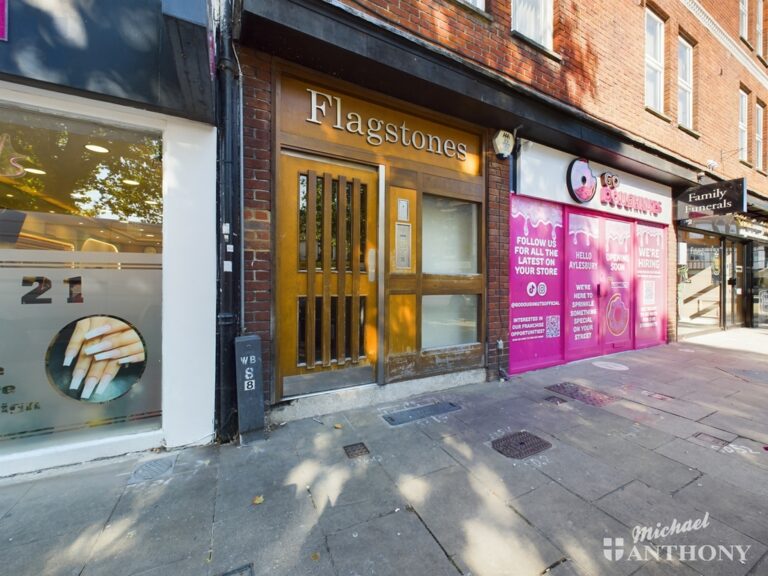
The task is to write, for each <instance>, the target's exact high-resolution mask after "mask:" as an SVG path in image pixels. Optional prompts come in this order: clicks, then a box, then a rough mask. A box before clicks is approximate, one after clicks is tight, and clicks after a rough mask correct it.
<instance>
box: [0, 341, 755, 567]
mask: <svg viewBox="0 0 768 576" xmlns="http://www.w3.org/2000/svg"><path fill="white" fill-rule="evenodd" d="M601 362H602V363H601ZM605 362H607V364H605ZM563 382H569V383H571V384H570V385H568V386H566V387H561V388H558V389H557V390H561V391H563V392H567V391H568V390H571V391H574V390H577V391H578V393H577V394H574V395H576V396H579V397H580V398H581V400H579V399H575V398H572V397H569V396H565V395H562V394H558V393H556V392H554V391H552V390H551V389H548V388H547V387H548V386H552V385H557V384H560V383H563ZM574 384H575V385H579V386H581V387H583V388H580V389H578V388H577V387H575V386H573V385H574ZM393 386H397V385H396V384H395V385H393ZM598 393H601V394H602V395H601V394H598ZM553 398H557V399H558V400H553ZM563 400H564V401H565V402H561V401H563ZM584 400H586V402H585V401H584ZM435 402H452V403H454V404H455V405H457V406H459V407H460V409H458V410H455V411H452V412H449V413H446V414H442V415H439V416H433V417H428V418H424V419H420V420H417V421H414V422H411V423H408V424H403V425H400V426H391V425H390V424H388V423H387V422H386V421H385V420H384V418H383V416H384V415H388V414H392V413H394V412H397V411H400V410H403V409H407V408H413V407H419V406H426V405H429V404H433V403H435ZM589 402H592V403H591V404H590V403H589ZM593 404H594V405H593ZM523 430H525V431H528V432H530V433H532V434H534V435H536V436H538V437H539V438H541V439H543V440H545V441H547V442H549V444H551V447H550V448H548V449H546V450H544V451H542V452H540V453H538V454H535V455H532V456H529V457H527V458H525V459H522V460H515V459H511V458H507V457H505V456H503V455H502V454H500V453H498V452H497V451H496V450H494V449H493V447H492V445H491V444H492V441H493V440H496V439H499V438H502V437H504V436H505V435H508V434H511V433H516V432H520V431H523ZM358 442H363V443H364V444H365V446H366V447H367V449H368V451H369V453H368V454H367V455H363V456H359V457H356V458H352V459H350V458H348V457H347V456H346V454H345V451H344V449H343V447H344V446H347V445H351V444H354V443H358ZM148 466H149V468H148ZM665 529H666V530H665ZM670 529H671V531H672V534H669V533H668V532H669V531H670ZM683 530H685V531H683ZM654 531H655V533H654ZM633 534H634V535H635V536H638V535H639V536H642V535H643V534H645V535H647V536H648V540H649V541H642V539H640V541H638V542H635V541H634V540H633ZM0 560H1V561H2V568H0V572H2V573H3V574H9V575H10V574H13V575H14V576H16V575H39V574H44V575H59V574H61V575H83V576H97V575H109V576H122V575H125V576H132V575H139V574H140V575H145V576H148V575H160V574H162V575H175V574H179V575H185V576H195V575H206V576H209V575H210V576H215V575H219V574H225V573H230V574H253V575H266V574H269V575H276V576H277V575H286V576H303V575H307V576H308V575H317V576H331V575H339V576H352V575H369V574H370V575H373V574H375V575H379V576H381V575H389V574H392V575H419V576H421V575H432V574H435V575H456V574H464V575H470V574H471V575H472V576H480V575H497V574H498V575H511V576H539V575H541V574H544V573H546V574H550V575H552V576H574V575H578V576H587V575H592V576H598V575H600V576H601V575H630V574H631V575H636V576H664V575H682V576H694V575H697V574H699V575H706V576H709V575H713V576H714V575H723V576H726V575H727V576H744V575H748V576H764V575H766V574H768V331H765V330H732V331H729V332H726V333H722V334H714V335H708V336H705V337H699V338H697V339H694V340H690V341H687V342H685V343H682V344H672V345H669V346H662V347H657V348H651V349H646V350H641V351H633V352H628V353H623V354H618V355H614V356H611V357H608V358H602V359H599V360H597V361H593V360H586V361H581V362H577V363H573V364H569V365H566V366H561V367H556V368H551V369H547V370H541V371H537V372H531V373H528V374H524V375H521V376H516V377H513V378H512V379H511V380H510V381H508V382H489V383H484V384H471V385H466V386H462V387H458V388H452V389H450V390H445V391H443V392H430V393H429V394H426V395H422V396H419V397H414V398H411V399H409V400H407V401H398V402H392V403H388V404H384V405H378V406H370V407H365V408H359V409H355V410H349V411H345V412H338V413H335V414H330V415H324V416H319V417H315V418H306V419H303V420H297V421H292V422H288V423H285V424H284V425H280V423H274V428H273V430H272V432H271V433H270V435H269V438H268V439H267V440H265V441H260V442H257V443H255V444H253V445H251V446H247V447H240V446H234V445H231V446H221V447H219V446H208V447H202V448H191V449H186V450H182V451H177V452H172V453H150V454H147V453H144V454H134V455H128V456H124V457H121V458H117V459H111V460H105V461H101V462H94V463H90V464H85V465H80V466H76V467H71V468H66V469H61V470H53V471H48V472H43V473H40V474H33V475H25V476H19V477H14V478H7V479H4V480H0Z"/></svg>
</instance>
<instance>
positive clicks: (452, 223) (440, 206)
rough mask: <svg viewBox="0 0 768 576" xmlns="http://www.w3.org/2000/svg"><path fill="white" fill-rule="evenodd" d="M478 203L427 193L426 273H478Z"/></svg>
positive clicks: (424, 230) (424, 221) (424, 219)
mask: <svg viewBox="0 0 768 576" xmlns="http://www.w3.org/2000/svg"><path fill="white" fill-rule="evenodd" d="M477 229H478V211H477V204H474V203H472V202H466V201H463V200H455V199H453V198H442V197H439V196H431V195H428V194H425V195H424V197H423V202H422V233H421V238H422V240H421V242H422V271H423V272H424V273H425V274H477V273H478V265H477V252H478V250H477V236H478V233H477Z"/></svg>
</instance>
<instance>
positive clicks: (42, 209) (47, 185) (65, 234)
mask: <svg viewBox="0 0 768 576" xmlns="http://www.w3.org/2000/svg"><path fill="white" fill-rule="evenodd" d="M0 211H2V215H0V249H3V248H5V249H8V248H11V249H14V248H15V249H21V250H56V251H65V252H113V253H117V252H119V253H124V252H140V253H145V254H154V253H159V252H161V251H162V214H163V197H162V146H161V140H160V138H159V137H158V136H157V135H154V134H148V133H141V132H135V131H130V130H125V129H122V128H116V127H108V126H104V125H101V124H96V123H93V122H89V121H84V120H80V119H72V118H64V117H60V116H54V115H49V114H43V113H40V112H37V111H28V110H21V109H13V108H6V107H0Z"/></svg>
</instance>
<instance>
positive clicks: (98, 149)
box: [85, 144, 109, 154]
mask: <svg viewBox="0 0 768 576" xmlns="http://www.w3.org/2000/svg"><path fill="white" fill-rule="evenodd" d="M85 149H86V150H90V151H91V152H96V153H97V154H106V153H107V152H109V149H108V148H104V146H98V145H96V144H86V145H85Z"/></svg>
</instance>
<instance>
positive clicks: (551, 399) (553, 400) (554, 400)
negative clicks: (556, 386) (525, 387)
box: [544, 396, 568, 406]
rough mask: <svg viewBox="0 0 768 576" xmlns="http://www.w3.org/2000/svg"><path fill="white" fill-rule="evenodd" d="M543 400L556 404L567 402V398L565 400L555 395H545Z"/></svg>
mask: <svg viewBox="0 0 768 576" xmlns="http://www.w3.org/2000/svg"><path fill="white" fill-rule="evenodd" d="M544 401H545V402H550V403H551V404H555V405H557V406H559V405H560V404H565V403H566V402H568V400H565V399H563V398H558V397H557V396H547V397H546V398H544Z"/></svg>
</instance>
